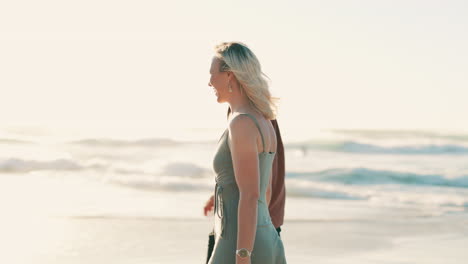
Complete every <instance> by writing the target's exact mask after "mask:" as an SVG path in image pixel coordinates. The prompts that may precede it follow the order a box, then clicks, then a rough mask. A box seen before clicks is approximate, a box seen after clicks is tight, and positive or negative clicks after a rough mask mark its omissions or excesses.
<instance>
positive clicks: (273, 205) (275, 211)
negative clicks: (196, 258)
mask: <svg viewBox="0 0 468 264" xmlns="http://www.w3.org/2000/svg"><path fill="white" fill-rule="evenodd" d="M230 114H231V108H228V113H227V118H228V120H229V115H230ZM270 122H271V124H272V125H273V127H274V128H275V134H276V141H277V147H276V154H275V158H274V159H273V166H272V172H271V179H270V181H271V199H270V203H269V204H268V211H269V213H270V216H271V221H272V222H273V225H274V226H275V228H276V231H277V232H278V235H280V233H281V226H282V225H283V222H284V207H285V204H286V188H285V185H284V178H285V174H286V170H285V160H284V146H283V139H282V138H281V131H280V129H279V125H278V120H276V119H272V120H270ZM213 207H214V195H211V197H210V198H209V199H208V201H206V203H205V206H204V208H203V211H204V215H205V216H207V215H208V213H209V212H211V211H212V210H213ZM214 242H215V241H214V232H211V233H210V234H209V236H208V252H207V254H206V263H208V261H209V260H210V257H211V254H212V253H213V248H214Z"/></svg>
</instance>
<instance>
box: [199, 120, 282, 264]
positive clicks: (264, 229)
mask: <svg viewBox="0 0 468 264" xmlns="http://www.w3.org/2000/svg"><path fill="white" fill-rule="evenodd" d="M242 115H247V116H249V117H250V118H251V119H252V120H253V121H254V122H255V125H256V126H257V128H258V130H259V131H260V135H261V137H262V144H263V149H264V150H265V142H264V139H263V134H262V131H261V129H260V126H259V124H258V122H257V120H256V119H255V117H254V116H252V115H250V114H247V113H245V114H242ZM228 133H229V130H228V129H226V130H225V131H224V133H223V135H222V136H221V138H220V139H219V141H218V146H217V149H216V152H215V155H214V159H213V169H214V171H215V173H216V187H215V208H214V215H215V217H214V233H215V246H214V249H213V254H212V255H211V258H210V260H209V262H208V264H235V263H236V249H237V209H238V203H239V189H238V187H237V183H236V180H235V178H234V168H233V164H232V158H231V151H230V149H229V144H228ZM275 154H276V152H265V151H264V152H261V153H258V158H259V169H260V170H259V171H260V198H259V200H258V202H257V204H258V209H257V210H258V211H257V232H256V236H255V243H254V248H253V250H252V255H251V257H250V258H251V263H252V264H284V263H286V257H285V253H284V246H283V242H282V240H281V238H280V236H279V235H278V233H277V231H276V229H275V227H274V226H273V223H272V222H271V218H270V213H269V211H268V205H267V203H266V190H267V187H268V183H269V177H270V173H271V170H272V165H273V158H274V157H275Z"/></svg>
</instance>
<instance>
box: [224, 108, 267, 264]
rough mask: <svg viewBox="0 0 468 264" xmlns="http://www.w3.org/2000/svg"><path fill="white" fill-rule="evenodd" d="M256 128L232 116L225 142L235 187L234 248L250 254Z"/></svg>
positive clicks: (254, 225)
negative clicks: (235, 224) (227, 145)
mask: <svg viewBox="0 0 468 264" xmlns="http://www.w3.org/2000/svg"><path fill="white" fill-rule="evenodd" d="M256 133H257V127H256V126H255V124H254V123H253V121H252V120H251V119H250V118H249V117H247V116H242V115H241V116H237V117H235V118H234V119H233V120H232V121H231V123H230V125H229V141H230V149H231V157H232V161H233V166H234V175H235V179H236V183H237V185H238V187H239V204H238V216H237V249H241V248H245V249H247V250H249V251H250V252H252V250H253V246H254V242H255V235H256V231H257V207H258V204H257V202H258V199H259V195H260V194H259V192H260V187H259V181H260V179H259V177H260V171H259V160H258V150H257V139H256V137H255V135H256ZM236 260H237V263H238V264H239V263H250V257H248V258H240V257H239V256H237V255H236Z"/></svg>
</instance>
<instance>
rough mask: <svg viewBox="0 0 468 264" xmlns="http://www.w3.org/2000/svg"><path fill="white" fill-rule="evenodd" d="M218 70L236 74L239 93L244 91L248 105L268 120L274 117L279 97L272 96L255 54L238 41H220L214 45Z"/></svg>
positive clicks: (266, 77)
mask: <svg viewBox="0 0 468 264" xmlns="http://www.w3.org/2000/svg"><path fill="white" fill-rule="evenodd" d="M215 57H216V58H218V59H219V60H220V61H221V63H220V68H219V71H221V72H225V71H230V72H232V73H233V74H234V76H236V79H237V81H238V84H239V89H240V91H241V93H245V94H246V95H247V98H248V99H249V102H250V105H251V106H252V107H253V108H254V109H255V110H256V111H258V112H260V113H262V114H263V116H265V118H267V119H268V120H273V119H276V115H277V112H278V106H277V102H278V101H279V98H277V97H272V96H271V93H270V90H269V85H268V82H267V79H268V80H269V78H268V76H267V75H266V74H264V73H263V72H262V69H261V66H260V62H259V61H258V59H257V56H255V54H254V53H253V52H252V51H251V50H250V49H249V48H248V47H247V45H245V44H243V43H240V42H222V43H220V44H218V45H216V46H215Z"/></svg>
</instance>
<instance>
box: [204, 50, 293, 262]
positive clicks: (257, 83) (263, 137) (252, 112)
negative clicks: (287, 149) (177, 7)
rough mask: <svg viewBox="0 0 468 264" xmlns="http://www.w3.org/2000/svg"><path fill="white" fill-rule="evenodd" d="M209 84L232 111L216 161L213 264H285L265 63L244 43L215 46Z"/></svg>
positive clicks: (220, 101)
mask: <svg viewBox="0 0 468 264" xmlns="http://www.w3.org/2000/svg"><path fill="white" fill-rule="evenodd" d="M215 51H216V53H215V56H214V58H213V60H212V63H211V68H210V74H211V78H210V82H209V86H211V87H213V88H214V90H215V93H216V96H217V101H218V102H219V103H224V102H227V103H228V104H229V107H230V109H231V110H232V113H231V114H230V116H229V118H228V119H229V120H228V128H227V129H226V130H225V132H224V133H223V135H222V136H221V138H220V139H219V142H218V147H217V150H216V153H215V156H214V159H213V168H214V171H215V172H216V187H215V196H214V203H215V205H214V207H215V209H214V214H215V223H214V233H215V246H214V249H213V254H212V255H211V257H210V260H209V262H208V263H209V264H280V263H281V264H283V263H286V258H285V253H284V246H283V242H282V240H281V238H280V236H279V235H278V233H277V231H276V230H275V227H274V225H273V223H272V221H271V217H270V214H269V211H268V204H269V201H270V197H271V171H272V163H273V159H274V157H275V154H276V148H277V140H276V134H275V129H274V127H273V126H272V124H271V122H270V120H272V119H275V113H274V109H275V107H276V106H275V105H274V103H273V98H272V97H271V95H270V92H269V90H268V84H267V82H266V80H265V78H264V74H263V73H262V71H261V67H260V63H259V61H258V59H257V57H256V56H255V55H254V54H253V52H252V51H251V50H250V49H249V48H248V47H247V46H246V45H244V44H242V43H238V42H224V43H221V44H219V45H217V46H216V48H215Z"/></svg>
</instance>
